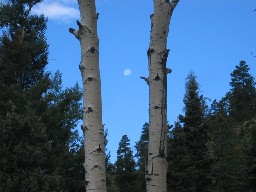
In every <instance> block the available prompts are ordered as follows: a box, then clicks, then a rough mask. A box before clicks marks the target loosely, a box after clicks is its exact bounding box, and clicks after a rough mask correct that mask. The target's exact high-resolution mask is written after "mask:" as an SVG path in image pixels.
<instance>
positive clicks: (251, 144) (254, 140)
mask: <svg viewBox="0 0 256 192" xmlns="http://www.w3.org/2000/svg"><path fill="white" fill-rule="evenodd" d="M242 130H243V131H244V133H245V134H244V137H243V150H244V155H245V159H246V163H245V167H246V176H247V179H246V182H245V187H244V188H245V189H246V191H253V192H254V191H256V119H255V118H254V119H251V120H249V121H246V122H245V123H244V124H243V126H242Z"/></svg>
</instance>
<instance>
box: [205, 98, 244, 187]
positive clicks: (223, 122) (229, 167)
mask: <svg viewBox="0 0 256 192" xmlns="http://www.w3.org/2000/svg"><path fill="white" fill-rule="evenodd" d="M228 111H229V106H228V100H227V99H226V98H223V99H222V100H221V101H220V102H217V101H214V102H213V103H212V107H211V113H210V114H209V117H208V118H207V124H208V126H209V140H208V153H209V155H210V156H211V159H212V168H211V172H210V177H211V178H212V184H211V186H210V187H209V191H239V190H238V189H239V187H238V186H239V185H241V179H242V178H243V176H244V174H240V173H239V170H241V158H240V157H241V154H240V152H239V150H238V149H239V148H240V147H239V145H240V141H239V137H237V132H236V131H235V130H234V127H235V122H234V120H233V119H232V118H230V117H229V112H228Z"/></svg>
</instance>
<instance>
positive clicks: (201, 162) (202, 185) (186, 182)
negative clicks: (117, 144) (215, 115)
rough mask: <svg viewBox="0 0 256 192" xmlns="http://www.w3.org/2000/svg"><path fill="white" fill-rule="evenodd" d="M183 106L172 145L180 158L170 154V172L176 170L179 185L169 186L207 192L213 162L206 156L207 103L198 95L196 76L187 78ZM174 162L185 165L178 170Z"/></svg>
mask: <svg viewBox="0 0 256 192" xmlns="http://www.w3.org/2000/svg"><path fill="white" fill-rule="evenodd" d="M184 104H185V107H184V111H185V116H182V115H180V117H179V119H180V123H178V124H176V126H175V129H174V132H173V134H175V133H177V135H173V138H174V139H173V141H172V142H171V146H170V147H171V148H172V150H175V149H176V152H175V151H173V153H177V155H176V156H174V155H172V154H170V161H171V163H170V169H172V168H173V169H174V170H176V172H175V176H176V179H175V180H176V182H173V181H171V182H170V184H169V187H170V188H171V189H172V191H207V188H208V186H209V183H210V180H209V177H208V173H209V171H210V159H209V157H208V155H207V141H208V128H207V126H206V124H205V119H204V118H205V101H204V97H203V96H202V95H200V94H199V85H198V83H197V81H196V77H195V75H194V74H193V73H190V74H189V75H188V77H187V82H186V93H185V97H184ZM175 142H178V143H180V144H181V146H179V145H178V144H177V143H175ZM175 158H179V159H175ZM175 162H177V163H178V164H179V162H182V163H183V164H179V165H178V166H182V169H175V168H174V167H175V166H176V165H175ZM170 176H171V178H174V176H172V175H170Z"/></svg>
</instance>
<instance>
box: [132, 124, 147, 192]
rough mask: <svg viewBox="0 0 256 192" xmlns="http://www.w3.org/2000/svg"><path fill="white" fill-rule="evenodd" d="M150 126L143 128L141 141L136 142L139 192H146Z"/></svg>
mask: <svg viewBox="0 0 256 192" xmlns="http://www.w3.org/2000/svg"><path fill="white" fill-rule="evenodd" d="M148 128H149V124H148V123H145V124H144V125H143V128H142V132H141V136H140V140H139V141H138V142H136V145H135V149H136V151H137V152H136V154H135V157H136V158H137V159H138V161H137V167H138V178H137V184H136V185H137V190H138V191H139V192H145V191H146V181H145V171H146V170H145V169H146V162H147V155H148V137H149V129H148Z"/></svg>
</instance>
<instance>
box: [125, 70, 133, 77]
mask: <svg viewBox="0 0 256 192" xmlns="http://www.w3.org/2000/svg"><path fill="white" fill-rule="evenodd" d="M131 74H132V71H131V69H125V70H124V75H125V76H129V75H131Z"/></svg>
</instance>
